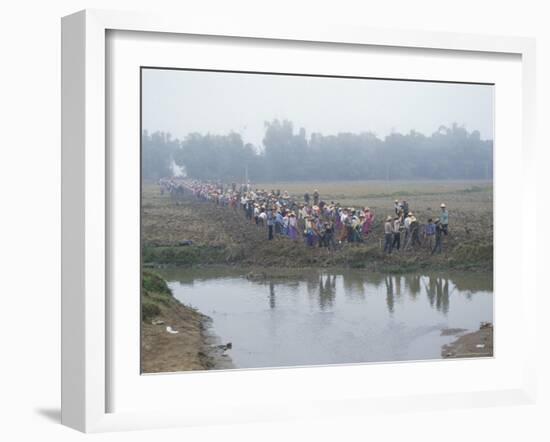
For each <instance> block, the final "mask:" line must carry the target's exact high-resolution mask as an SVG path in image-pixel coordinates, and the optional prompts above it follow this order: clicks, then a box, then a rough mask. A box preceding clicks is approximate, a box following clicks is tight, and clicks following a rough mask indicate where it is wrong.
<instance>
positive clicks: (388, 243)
mask: <svg viewBox="0 0 550 442" xmlns="http://www.w3.org/2000/svg"><path fill="white" fill-rule="evenodd" d="M392 234H393V227H392V217H391V216H388V217H387V218H386V222H385V223H384V252H386V253H391V249H392V236H393V235H392Z"/></svg>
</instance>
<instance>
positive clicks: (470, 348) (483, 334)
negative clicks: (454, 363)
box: [441, 323, 493, 358]
mask: <svg viewBox="0 0 550 442" xmlns="http://www.w3.org/2000/svg"><path fill="white" fill-rule="evenodd" d="M441 356H442V357H443V358H478V357H488V356H493V324H491V323H483V324H481V327H480V328H479V330H477V331H475V332H472V333H467V334H465V335H462V336H460V337H459V338H458V339H457V340H456V341H454V342H452V343H450V344H448V345H444V346H443V348H442V349H441Z"/></svg>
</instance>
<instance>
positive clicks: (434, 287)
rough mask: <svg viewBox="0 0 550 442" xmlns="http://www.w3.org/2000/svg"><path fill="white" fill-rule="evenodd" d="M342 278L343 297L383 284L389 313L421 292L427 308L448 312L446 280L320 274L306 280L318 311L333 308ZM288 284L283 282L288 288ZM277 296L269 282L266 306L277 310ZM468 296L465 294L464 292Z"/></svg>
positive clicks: (418, 276)
mask: <svg viewBox="0 0 550 442" xmlns="http://www.w3.org/2000/svg"><path fill="white" fill-rule="evenodd" d="M339 277H341V278H342V285H343V289H344V294H345V295H346V296H354V297H357V296H360V297H365V296H366V290H367V288H368V284H369V283H370V284H374V285H375V286H377V287H379V286H380V285H382V284H383V285H384V287H385V289H386V304H387V308H388V311H389V313H393V312H394V308H395V302H396V300H398V299H399V298H400V297H401V296H403V295H404V294H405V293H407V294H408V295H409V296H410V297H411V298H412V299H417V298H418V296H419V295H420V294H421V293H425V294H426V296H427V298H428V301H429V303H430V306H431V307H433V308H435V309H436V310H437V311H440V312H442V313H444V314H447V313H448V312H449V295H450V293H452V291H453V290H454V289H452V290H449V288H450V285H451V284H453V283H452V282H451V281H450V280H449V279H448V278H443V277H434V276H421V275H379V274H371V275H369V281H368V283H367V282H366V281H365V280H363V279H361V278H358V277H357V275H353V276H350V275H346V274H342V275H341V276H339V275H335V274H321V275H314V276H310V277H307V276H306V280H305V283H306V288H307V292H308V293H309V294H310V295H311V296H315V297H316V298H317V300H318V303H319V307H320V308H321V310H325V309H327V308H330V307H332V305H333V304H334V300H335V298H336V292H337V280H338V278H339ZM289 284H291V283H285V284H284V285H289ZM276 293H277V284H276V283H274V282H272V281H270V282H269V306H270V308H271V309H274V308H276V306H277V302H276ZM466 296H468V293H466Z"/></svg>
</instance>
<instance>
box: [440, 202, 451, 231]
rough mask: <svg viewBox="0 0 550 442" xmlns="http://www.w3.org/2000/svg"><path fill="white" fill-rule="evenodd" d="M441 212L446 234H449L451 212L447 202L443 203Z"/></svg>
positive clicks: (441, 220) (441, 222) (442, 225)
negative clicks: (448, 209)
mask: <svg viewBox="0 0 550 442" xmlns="http://www.w3.org/2000/svg"><path fill="white" fill-rule="evenodd" d="M439 207H441V214H440V215H439V222H440V224H441V229H442V231H443V234H444V235H448V234H449V212H448V211H447V206H445V203H441V206H439Z"/></svg>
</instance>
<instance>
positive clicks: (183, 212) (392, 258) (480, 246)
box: [142, 185, 493, 272]
mask: <svg viewBox="0 0 550 442" xmlns="http://www.w3.org/2000/svg"><path fill="white" fill-rule="evenodd" d="M446 197H447V198H450V196H449V195H446ZM410 198H411V199H412V197H410ZM435 198H437V197H435ZM454 198H455V201H456V202H455V204H456V205H457V208H454V213H452V214H453V218H452V223H451V229H450V231H451V233H450V234H449V236H446V237H444V240H443V253H441V254H438V255H431V253H430V251H429V249H428V248H427V247H418V248H415V249H411V250H407V251H399V252H396V253H392V254H391V255H387V254H385V253H384V252H383V250H382V237H383V227H382V225H381V219H382V217H383V214H384V213H385V212H386V211H390V210H391V207H389V208H388V209H386V208H384V207H383V204H386V203H387V202H386V201H385V200H386V199H387V198H384V199H383V201H381V202H379V204H380V206H382V208H377V213H378V216H377V219H376V221H375V224H374V230H373V233H372V234H371V235H369V237H368V238H367V240H366V241H365V242H364V243H360V244H347V243H344V244H342V245H340V246H338V247H337V249H336V250H331V251H329V250H328V249H326V248H317V247H314V248H308V247H307V246H306V245H305V244H304V243H303V241H297V242H293V241H291V240H290V239H288V238H286V237H276V238H275V239H274V240H273V241H267V232H266V229H265V228H261V227H257V226H256V225H254V224H253V223H250V222H247V221H245V219H244V214H243V213H242V211H241V210H239V209H236V210H233V209H230V208H227V207H220V206H216V205H215V204H213V203H210V202H199V201H196V200H195V199H193V198H192V197H191V196H189V197H187V198H185V199H184V200H183V201H182V202H181V204H178V205H176V204H174V203H172V202H171V201H170V198H169V197H168V196H167V195H160V194H159V191H158V188H157V187H156V186H154V185H146V186H144V190H143V204H142V251H143V263H144V265H145V266H150V267H154V266H157V265H176V266H202V265H216V264H224V265H235V266H240V265H256V266H263V267H286V268H293V267H300V268H306V267H312V268H330V267H347V268H365V269H368V270H371V271H380V272H408V271H417V270H448V269H453V270H468V271H475V272H487V271H492V265H493V242H492V225H486V224H487V214H486V213H485V212H479V211H476V210H474V209H472V207H477V206H474V204H473V203H471V201H470V200H472V199H475V198H481V197H480V196H477V194H476V193H475V192H474V193H464V192H462V193H460V192H459V193H457V194H456V195H454ZM461 198H462V199H464V200H465V201H466V199H467V202H468V204H466V203H465V202H463V205H464V207H463V208H461V209H459V208H458V207H460V206H459V204H460V199H461ZM432 199H433V198H432ZM419 200H420V197H419ZM388 201H389V200H388ZM369 202H370V203H371V207H377V206H376V205H375V204H376V198H371V199H369ZM482 203H483V204H484V205H486V204H487V203H486V202H485V201H480V203H479V205H481V204H482ZM423 204H424V203H423ZM426 204H427V203H426ZM415 212H416V213H418V216H419V217H420V218H421V219H422V218H426V219H427V217H428V216H432V215H431V214H432V210H431V209H430V207H426V208H424V207H419V208H418V210H415ZM435 214H436V212H435V213H434V215H435ZM491 222H492V221H491ZM479 226H482V227H481V228H480V227H479Z"/></svg>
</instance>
